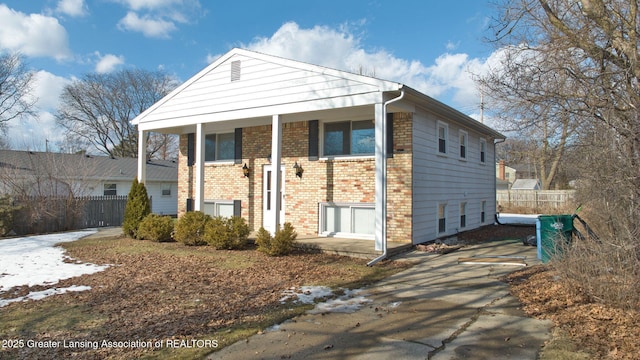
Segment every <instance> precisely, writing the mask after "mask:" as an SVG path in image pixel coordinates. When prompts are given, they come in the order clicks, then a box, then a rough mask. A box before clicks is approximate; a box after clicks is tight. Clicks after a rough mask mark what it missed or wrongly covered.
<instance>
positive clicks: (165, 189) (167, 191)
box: [162, 184, 171, 196]
mask: <svg viewBox="0 0 640 360" xmlns="http://www.w3.org/2000/svg"><path fill="white" fill-rule="evenodd" d="M162 196H171V184H162Z"/></svg>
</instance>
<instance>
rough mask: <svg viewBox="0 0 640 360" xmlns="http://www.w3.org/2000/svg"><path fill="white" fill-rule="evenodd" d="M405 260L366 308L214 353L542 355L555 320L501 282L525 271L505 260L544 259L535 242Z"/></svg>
mask: <svg viewBox="0 0 640 360" xmlns="http://www.w3.org/2000/svg"><path fill="white" fill-rule="evenodd" d="M401 258H403V259H406V260H410V261H414V262H416V265H415V266H413V267H412V268H410V269H408V270H406V271H403V272H401V273H398V274H396V275H393V276H391V277H389V278H387V279H385V280H383V281H382V282H379V283H377V284H375V285H374V286H371V287H368V288H366V289H363V292H362V293H360V294H359V296H364V299H366V300H363V301H361V306H360V309H359V310H357V311H355V312H352V313H336V312H317V311H316V312H314V311H311V312H309V313H307V314H305V315H303V316H299V317H296V318H294V319H291V320H289V321H287V322H285V323H283V324H281V325H279V326H277V327H274V328H273V329H271V330H269V331H265V332H263V333H261V334H258V335H254V336H252V337H250V338H249V339H247V340H246V341H241V342H238V343H235V344H233V345H231V346H228V347H226V348H224V349H222V350H220V351H218V352H215V353H213V354H212V355H211V356H210V358H211V359H303V358H304V359H338V358H339V359H393V360H397V359H536V357H537V354H538V352H539V351H540V349H541V346H542V345H543V344H544V342H545V341H546V340H547V339H549V338H550V328H551V325H552V324H551V322H549V321H541V320H536V319H531V318H528V317H526V316H524V314H523V313H522V311H521V310H520V309H519V305H520V304H519V303H518V301H517V300H516V299H515V298H513V297H512V296H510V295H509V288H508V285H507V284H505V283H503V282H501V281H500V280H499V279H500V278H501V277H502V276H504V275H506V274H508V273H510V272H512V271H514V270H516V269H518V268H520V266H517V265H503V264H501V263H503V262H507V263H510V262H514V261H515V262H524V263H526V264H527V265H529V266H530V265H533V264H537V263H539V261H538V259H537V258H536V248H535V247H527V246H523V245H522V243H521V242H517V241H513V240H507V241H494V242H488V243H483V244H478V245H473V246H468V247H465V248H463V249H460V250H458V251H455V252H452V253H449V254H446V255H434V254H428V253H424V252H418V251H413V252H410V253H406V254H404V255H402V256H401ZM465 258H466V259H465ZM460 260H463V261H464V262H465V263H460ZM465 260H468V261H465Z"/></svg>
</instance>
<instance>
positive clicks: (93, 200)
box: [13, 195, 127, 235]
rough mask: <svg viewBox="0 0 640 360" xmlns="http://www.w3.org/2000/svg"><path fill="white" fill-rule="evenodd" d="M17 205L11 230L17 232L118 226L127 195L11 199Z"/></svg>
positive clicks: (33, 232)
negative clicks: (17, 208)
mask: <svg viewBox="0 0 640 360" xmlns="http://www.w3.org/2000/svg"><path fill="white" fill-rule="evenodd" d="M13 204H14V205H15V206H18V207H19V210H18V211H17V212H16V214H15V215H14V221H13V231H14V232H15V233H16V234H18V235H24V234H41V233H50V232H58V231H67V230H76V229H85V228H91V227H105V226H121V225H122V222H123V220H124V208H125V206H126V204H127V196H126V195H125V196H83V197H66V196H61V197H48V196H26V197H18V198H14V201H13Z"/></svg>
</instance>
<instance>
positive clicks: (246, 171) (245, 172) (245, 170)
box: [242, 163, 250, 178]
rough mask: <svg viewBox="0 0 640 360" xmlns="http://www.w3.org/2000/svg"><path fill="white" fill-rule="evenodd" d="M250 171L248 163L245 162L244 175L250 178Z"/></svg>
mask: <svg viewBox="0 0 640 360" xmlns="http://www.w3.org/2000/svg"><path fill="white" fill-rule="evenodd" d="M249 173H250V169H249V167H248V166H247V163H244V166H243V167H242V175H244V177H246V178H248V177H249Z"/></svg>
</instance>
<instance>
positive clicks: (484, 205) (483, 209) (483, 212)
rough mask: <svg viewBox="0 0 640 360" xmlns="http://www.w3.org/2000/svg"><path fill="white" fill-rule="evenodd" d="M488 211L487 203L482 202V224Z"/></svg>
mask: <svg viewBox="0 0 640 360" xmlns="http://www.w3.org/2000/svg"><path fill="white" fill-rule="evenodd" d="M486 209H487V202H486V201H482V203H480V222H481V223H484V220H485V213H486Z"/></svg>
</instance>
